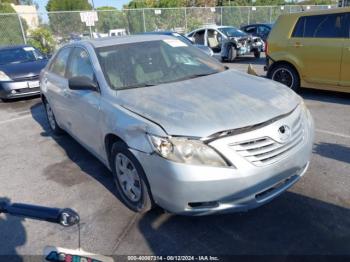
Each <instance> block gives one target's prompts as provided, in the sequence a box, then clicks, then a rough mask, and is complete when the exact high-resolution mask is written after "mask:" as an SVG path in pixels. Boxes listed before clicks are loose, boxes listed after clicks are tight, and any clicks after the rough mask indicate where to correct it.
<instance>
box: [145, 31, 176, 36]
mask: <svg viewBox="0 0 350 262" xmlns="http://www.w3.org/2000/svg"><path fill="white" fill-rule="evenodd" d="M141 34H143V35H173V34H176V32H173V31H153V32H144V33H141Z"/></svg>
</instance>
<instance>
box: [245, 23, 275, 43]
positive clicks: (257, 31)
mask: <svg viewBox="0 0 350 262" xmlns="http://www.w3.org/2000/svg"><path fill="white" fill-rule="evenodd" d="M272 27H273V24H268V23H266V24H252V25H246V26H242V27H241V30H242V31H244V32H246V33H247V34H250V35H253V36H258V37H260V38H261V39H262V40H264V41H265V42H266V39H267V37H268V36H269V34H270V31H271V29H272Z"/></svg>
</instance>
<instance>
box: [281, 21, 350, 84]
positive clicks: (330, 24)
mask: <svg viewBox="0 0 350 262" xmlns="http://www.w3.org/2000/svg"><path fill="white" fill-rule="evenodd" d="M345 23H346V21H345V15H344V14H325V15H313V16H303V17H300V18H299V20H298V22H297V24H296V26H295V28H294V31H293V34H292V37H291V39H290V41H289V47H288V49H289V53H290V56H291V58H292V59H295V60H296V64H297V65H298V67H299V73H300V74H301V75H302V78H303V79H304V80H305V81H307V82H310V83H318V84H330V85H337V84H339V80H340V66H341V56H342V48H343V44H344V24H345Z"/></svg>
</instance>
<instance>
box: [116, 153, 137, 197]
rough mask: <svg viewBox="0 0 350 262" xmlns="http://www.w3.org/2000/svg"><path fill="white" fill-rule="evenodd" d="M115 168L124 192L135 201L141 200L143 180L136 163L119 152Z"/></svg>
mask: <svg viewBox="0 0 350 262" xmlns="http://www.w3.org/2000/svg"><path fill="white" fill-rule="evenodd" d="M115 170H116V173H117V178H118V181H119V184H120V185H121V188H122V190H123V192H124V194H125V195H126V196H127V197H128V198H129V199H130V200H131V201H133V202H137V201H139V200H140V199H141V181H140V177H139V174H138V172H137V170H136V168H135V166H134V164H133V163H132V162H131V161H130V159H129V158H128V157H127V156H125V155H124V154H122V153H118V154H117V155H116V157H115Z"/></svg>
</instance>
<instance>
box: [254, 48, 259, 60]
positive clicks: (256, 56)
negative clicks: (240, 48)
mask: <svg viewBox="0 0 350 262" xmlns="http://www.w3.org/2000/svg"><path fill="white" fill-rule="evenodd" d="M260 56H261V52H260V51H258V50H255V51H254V57H255V58H260Z"/></svg>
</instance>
